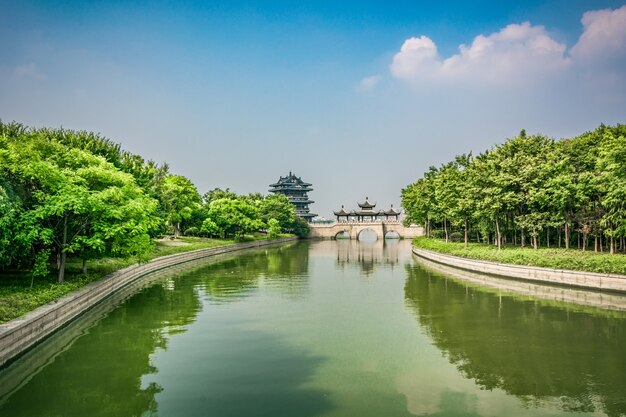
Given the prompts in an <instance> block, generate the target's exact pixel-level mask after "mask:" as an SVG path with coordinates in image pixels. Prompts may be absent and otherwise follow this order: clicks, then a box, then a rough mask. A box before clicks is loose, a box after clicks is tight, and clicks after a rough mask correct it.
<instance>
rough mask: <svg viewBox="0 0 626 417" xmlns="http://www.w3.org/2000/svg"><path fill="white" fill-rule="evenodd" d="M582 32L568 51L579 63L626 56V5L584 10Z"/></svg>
mask: <svg viewBox="0 0 626 417" xmlns="http://www.w3.org/2000/svg"><path fill="white" fill-rule="evenodd" d="M581 22H582V24H583V28H584V29H583V33H582V35H581V36H580V39H579V40H578V43H576V45H574V46H573V47H572V50H571V55H572V57H573V58H574V59H576V61H577V62H578V63H580V64H581V65H596V66H597V65H599V64H605V65H606V64H607V63H611V62H615V61H621V62H624V61H625V60H626V5H624V6H622V7H620V8H619V9H616V10H611V9H605V10H595V11H589V12H586V13H584V14H583V17H582V20H581Z"/></svg>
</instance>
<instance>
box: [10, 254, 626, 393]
mask: <svg viewBox="0 0 626 417" xmlns="http://www.w3.org/2000/svg"><path fill="white" fill-rule="evenodd" d="M418 262H419V264H420V266H422V267H424V268H426V269H427V270H429V271H433V272H436V273H439V274H442V275H443V276H445V277H446V278H448V279H452V280H454V281H457V282H459V283H461V284H462V285H468V284H469V285H476V286H478V287H480V288H481V290H484V289H485V288H486V289H487V291H489V290H490V291H492V292H497V293H498V294H499V295H503V294H504V295H507V294H509V295H516V296H521V297H531V298H532V299H542V300H548V301H556V302H559V303H568V304H575V305H579V306H585V307H595V308H600V309H602V310H617V311H624V312H626V295H625V294H618V293H606V292H600V291H589V290H587V289H583V288H577V287H564V286H557V285H548V284H545V283H543V282H538V281H528V280H519V279H511V278H508V277H507V278H505V277H499V276H494V275H487V274H482V273H480V272H474V271H467V270H465V269H459V268H456V267H453V266H449V265H445V264H442V263H439V262H433V261H431V260H429V259H426V258H423V257H421V256H419V257H418ZM0 394H1V393H0Z"/></svg>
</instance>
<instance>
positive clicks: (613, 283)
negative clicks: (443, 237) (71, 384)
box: [412, 246, 626, 293]
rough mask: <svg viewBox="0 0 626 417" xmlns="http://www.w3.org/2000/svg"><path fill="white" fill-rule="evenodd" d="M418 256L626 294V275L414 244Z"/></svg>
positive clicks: (486, 271) (466, 267)
mask: <svg viewBox="0 0 626 417" xmlns="http://www.w3.org/2000/svg"><path fill="white" fill-rule="evenodd" d="M412 251H413V253H414V254H415V255H417V256H418V257H421V258H425V259H428V260H430V261H434V262H437V263H440V264H444V265H448V266H451V267H455V268H460V269H464V270H468V271H474V272H480V273H483V274H491V275H498V276H502V277H509V278H516V279H523V280H529V281H537V282H545V283H548V284H557V285H566V286H572V287H579V288H585V289H593V290H601V291H613V292H620V293H626V276H623V275H619V274H608V273H607V274H602V273H596V272H583V271H572V270H565V269H552V268H542V267H536V266H521V265H511V264H503V263H497V262H489V261H481V260H476V259H468V258H462V257H460V256H454V255H447V254H443V253H439V252H435V251H431V250H427V249H422V248H417V247H415V246H413V247H412Z"/></svg>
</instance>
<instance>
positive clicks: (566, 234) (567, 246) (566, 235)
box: [565, 222, 569, 249]
mask: <svg viewBox="0 0 626 417" xmlns="http://www.w3.org/2000/svg"><path fill="white" fill-rule="evenodd" d="M565 249H569V223H567V222H565Z"/></svg>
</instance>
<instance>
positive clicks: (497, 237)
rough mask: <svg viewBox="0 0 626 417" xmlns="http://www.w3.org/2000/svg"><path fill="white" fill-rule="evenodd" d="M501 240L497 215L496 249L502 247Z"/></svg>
mask: <svg viewBox="0 0 626 417" xmlns="http://www.w3.org/2000/svg"><path fill="white" fill-rule="evenodd" d="M501 242H502V241H501V237H500V222H499V221H498V217H496V246H497V247H498V249H502V246H501Z"/></svg>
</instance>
